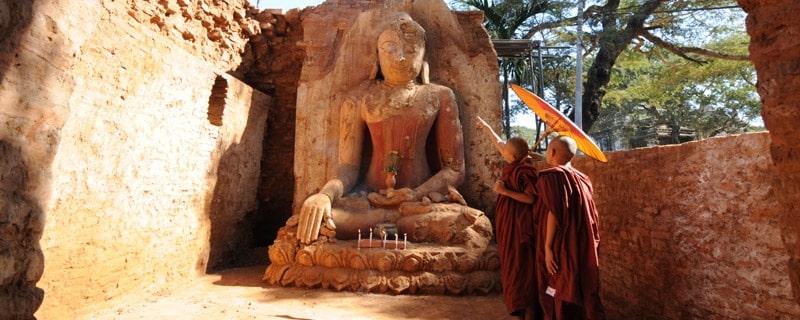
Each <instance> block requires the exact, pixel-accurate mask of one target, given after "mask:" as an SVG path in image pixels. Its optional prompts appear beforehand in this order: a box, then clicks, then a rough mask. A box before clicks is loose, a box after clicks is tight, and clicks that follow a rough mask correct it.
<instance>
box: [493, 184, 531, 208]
mask: <svg viewBox="0 0 800 320" xmlns="http://www.w3.org/2000/svg"><path fill="white" fill-rule="evenodd" d="M497 193H499V194H502V195H504V196H507V197H510V198H512V199H514V200H517V201H519V202H523V203H527V204H533V201H534V200H535V199H536V198H534V197H533V195H532V194H529V193H525V192H516V191H513V190H510V189H508V188H503V189H502V190H500V191H499V192H497Z"/></svg>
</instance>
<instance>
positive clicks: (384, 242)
mask: <svg viewBox="0 0 800 320" xmlns="http://www.w3.org/2000/svg"><path fill="white" fill-rule="evenodd" d="M381 233H383V248H384V249H386V230H381Z"/></svg>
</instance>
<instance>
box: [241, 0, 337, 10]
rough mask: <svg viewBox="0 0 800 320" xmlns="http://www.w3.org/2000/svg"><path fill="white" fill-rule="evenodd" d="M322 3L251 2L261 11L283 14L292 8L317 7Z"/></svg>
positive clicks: (307, 0) (299, 0)
mask: <svg viewBox="0 0 800 320" xmlns="http://www.w3.org/2000/svg"><path fill="white" fill-rule="evenodd" d="M322 2H324V0H250V3H252V4H254V5H256V6H257V7H258V8H259V9H283V12H286V11H289V9H292V8H305V7H307V6H316V5H318V4H320V3H322Z"/></svg>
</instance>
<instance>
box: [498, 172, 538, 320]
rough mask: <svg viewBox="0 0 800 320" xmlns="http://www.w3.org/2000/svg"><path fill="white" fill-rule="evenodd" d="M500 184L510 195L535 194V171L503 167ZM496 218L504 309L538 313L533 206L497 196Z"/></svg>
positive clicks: (519, 312)
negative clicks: (518, 193)
mask: <svg viewBox="0 0 800 320" xmlns="http://www.w3.org/2000/svg"><path fill="white" fill-rule="evenodd" d="M501 180H502V181H503V182H504V183H505V185H506V188H508V189H510V190H512V191H515V192H521V193H528V194H535V190H536V169H534V168H533V166H531V165H530V164H528V163H526V162H516V163H512V164H509V165H506V166H505V167H504V168H503V176H502V178H501ZM495 215H496V221H495V227H496V229H497V234H496V235H497V249H498V253H499V255H500V279H501V281H502V284H503V300H504V301H505V304H506V309H507V310H508V312H509V313H510V314H514V315H518V314H519V315H524V314H525V309H526V308H528V307H534V310H537V313H540V311H538V310H541V309H540V308H539V301H538V299H539V297H538V294H537V288H538V287H539V286H538V285H537V283H536V280H537V279H536V273H535V272H534V267H535V264H534V262H535V254H536V253H535V251H534V250H535V249H534V248H535V247H534V243H535V240H536V239H535V235H534V229H533V220H534V219H533V204H527V203H524V202H519V201H517V200H514V199H513V198H511V197H508V196H504V195H498V196H497V206H496V210H495Z"/></svg>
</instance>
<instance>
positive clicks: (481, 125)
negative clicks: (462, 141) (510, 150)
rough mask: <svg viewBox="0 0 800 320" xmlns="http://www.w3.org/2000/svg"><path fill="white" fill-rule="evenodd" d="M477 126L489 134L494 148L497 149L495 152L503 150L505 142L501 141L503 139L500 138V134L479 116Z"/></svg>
mask: <svg viewBox="0 0 800 320" xmlns="http://www.w3.org/2000/svg"><path fill="white" fill-rule="evenodd" d="M478 127H479V128H481V129H484V130H486V133H487V134H488V135H489V138H490V139H492V144H493V145H494V148H495V149H497V152H503V147H504V146H505V142H503V139H501V138H500V136H499V135H498V134H497V133H496V132H494V129H492V127H491V126H489V124H488V123H486V121H484V120H483V118H481V117H478Z"/></svg>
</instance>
